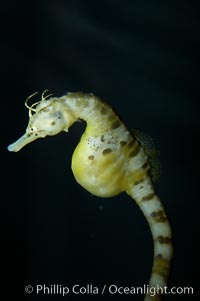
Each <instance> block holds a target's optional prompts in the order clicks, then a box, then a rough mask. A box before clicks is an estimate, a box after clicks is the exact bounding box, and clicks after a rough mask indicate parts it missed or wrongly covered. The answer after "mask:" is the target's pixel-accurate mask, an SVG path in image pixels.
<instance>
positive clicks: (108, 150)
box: [102, 148, 112, 155]
mask: <svg viewBox="0 0 200 301" xmlns="http://www.w3.org/2000/svg"><path fill="white" fill-rule="evenodd" d="M111 152H112V149H111V148H106V149H104V150H103V152H102V154H103V155H107V154H109V153H111Z"/></svg>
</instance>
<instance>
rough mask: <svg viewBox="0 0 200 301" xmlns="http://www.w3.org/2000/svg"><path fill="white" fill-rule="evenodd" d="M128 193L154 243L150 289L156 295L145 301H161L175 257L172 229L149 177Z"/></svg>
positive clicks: (147, 296)
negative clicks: (134, 202)
mask: <svg viewBox="0 0 200 301" xmlns="http://www.w3.org/2000/svg"><path fill="white" fill-rule="evenodd" d="M127 193H128V194H129V195H130V196H131V197H132V198H133V199H134V200H135V201H136V203H137V204H138V206H139V207H140V209H141V210H142V212H143V214H144V216H145V217H146V220H147V221H148V224H149V226H150V229H151V233H152V237H153V241H154V258H153V268H152V272H151V276H150V280H149V288H151V287H153V288H155V295H154V294H150V293H149V294H147V295H146V297H145V301H160V300H161V298H162V296H161V295H162V294H163V291H164V287H165V286H166V285H167V279H168V276H169V271H170V265H171V259H172V255H173V248H172V243H171V239H172V232H171V227H170V224H169V222H168V219H167V216H166V213H165V210H164V207H163V205H162V204H161V201H160V199H159V198H158V196H157V195H156V193H155V191H154V189H153V185H152V182H151V179H150V177H149V176H148V175H147V176H146V177H145V178H143V179H141V180H140V181H138V182H137V183H135V185H133V187H132V188H129V190H128V191H127Z"/></svg>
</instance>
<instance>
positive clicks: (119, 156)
mask: <svg viewBox="0 0 200 301" xmlns="http://www.w3.org/2000/svg"><path fill="white" fill-rule="evenodd" d="M25 104H26V106H27V107H28V108H29V117H30V120H29V124H28V127H27V130H26V133H25V134H24V136H22V137H21V138H20V139H19V140H17V141H16V142H15V143H13V144H11V145H10V146H9V147H8V149H9V150H10V151H18V150H20V149H21V148H22V147H23V146H24V145H26V144H27V143H30V142H32V141H33V140H35V139H37V138H41V137H45V136H47V135H55V134H57V133H59V132H60V131H68V128H69V127H70V126H71V125H72V124H73V123H74V122H75V121H77V120H78V119H82V120H84V121H86V123H87V126H86V130H85V132H84V133H83V135H82V137H81V140H80V142H79V144H78V146H77V147H76V149H75V151H74V154H73V158H72V170H73V173H74V176H75V178H76V180H77V182H78V183H79V184H80V185H82V186H83V187H84V188H85V189H86V190H88V191H89V192H91V193H92V194H94V195H96V196H99V197H112V196H115V195H117V194H119V193H121V192H123V191H125V192H127V194H129V195H130V196H131V197H132V198H133V199H134V200H135V201H136V203H137V204H138V205H139V207H140V209H141V210H142V212H143V213H144V215H145V217H146V219H147V221H148V223H149V226H150V229H151V232H152V236H153V240H154V260H153V268H152V273H151V277H150V281H149V287H154V288H158V286H159V287H160V290H158V291H157V293H156V294H155V295H154V296H153V295H152V294H150V293H147V295H146V297H145V301H150V300H154V301H159V300H161V294H160V293H162V288H163V287H164V286H166V284H167V278H168V274H169V270H170V262H171V258H172V252H173V250H172V243H171V237H172V234H171V228H170V225H169V222H168V219H167V216H166V213H165V210H164V208H163V205H162V204H161V202H160V200H159V198H158V196H157V195H156V193H155V191H154V187H153V185H152V180H151V177H150V176H149V170H150V165H149V161H148V156H147V154H146V152H145V150H144V149H143V147H142V145H141V144H140V142H139V140H138V139H137V138H136V137H135V136H134V135H133V134H132V133H130V132H129V131H128V129H127V128H126V126H125V125H124V124H123V123H122V122H121V120H120V119H119V117H118V116H117V115H116V114H115V112H114V111H113V110H112V109H111V108H110V107H109V106H108V104H106V103H105V102H103V101H102V100H101V99H100V98H98V97H96V96H94V95H93V94H84V93H68V94H66V95H64V96H63V97H60V98H56V97H52V98H49V99H48V100H47V97H44V96H43V95H42V100H41V101H39V102H37V103H36V104H33V105H32V106H28V105H27V102H26V103H25ZM32 112H34V114H33V115H32Z"/></svg>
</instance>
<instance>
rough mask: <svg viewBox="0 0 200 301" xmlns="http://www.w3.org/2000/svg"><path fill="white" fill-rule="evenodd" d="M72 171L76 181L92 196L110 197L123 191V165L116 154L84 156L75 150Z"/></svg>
mask: <svg viewBox="0 0 200 301" xmlns="http://www.w3.org/2000/svg"><path fill="white" fill-rule="evenodd" d="M123 161H124V160H123ZM111 162H113V163H112V164H110V163H111ZM72 171H73V173H74V177H75V179H76V181H77V182H78V183H79V184H80V185H81V186H82V187H84V188H85V189H86V190H88V191H89V192H90V193H92V194H93V195H96V196H99V197H112V196H115V195H117V194H119V193H121V192H122V191H124V190H125V186H124V178H125V169H124V164H123V162H122V159H120V158H119V156H117V154H114V153H113V154H112V153H110V154H107V155H106V156H105V157H103V156H101V155H99V156H94V155H90V154H87V156H85V155H83V154H82V153H81V152H80V151H78V150H77V151H76V150H75V152H74V154H73V158H72Z"/></svg>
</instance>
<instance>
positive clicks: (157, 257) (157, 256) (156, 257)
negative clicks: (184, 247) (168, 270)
mask: <svg viewBox="0 0 200 301" xmlns="http://www.w3.org/2000/svg"><path fill="white" fill-rule="evenodd" d="M162 258H163V256H162V254H157V255H156V256H155V259H162Z"/></svg>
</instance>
